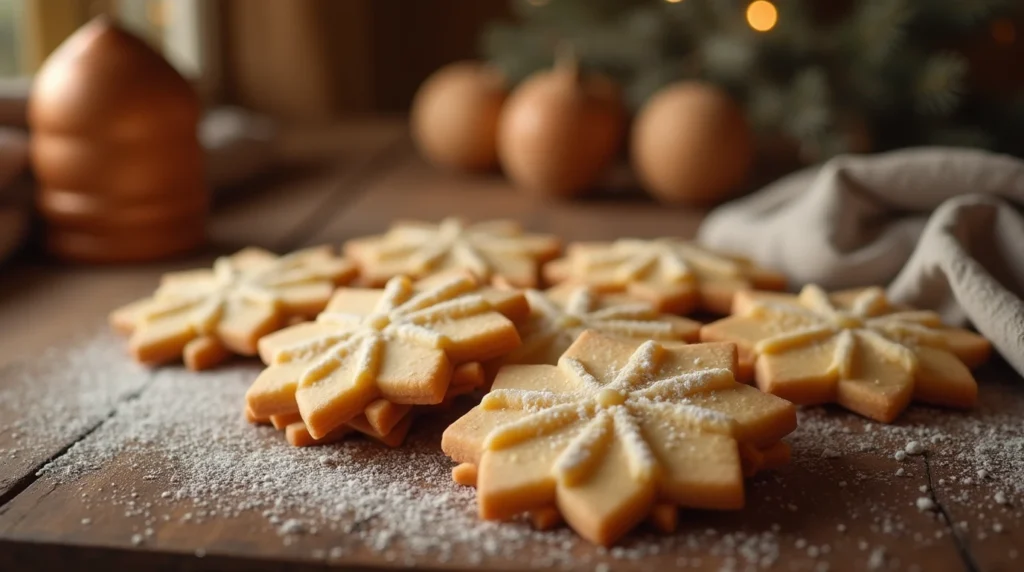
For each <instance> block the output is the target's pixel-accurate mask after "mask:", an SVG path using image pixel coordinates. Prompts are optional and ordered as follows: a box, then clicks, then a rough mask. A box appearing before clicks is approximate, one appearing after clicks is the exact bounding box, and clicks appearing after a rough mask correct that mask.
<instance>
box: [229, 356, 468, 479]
mask: <svg viewBox="0 0 1024 572" xmlns="http://www.w3.org/2000/svg"><path fill="white" fill-rule="evenodd" d="M483 382H484V377H483V368H482V367H481V366H480V364H479V363H477V362H471V363H464V364H462V365H459V366H457V367H456V368H455V370H454V371H453V372H452V381H451V383H450V384H449V385H448V392H447V394H446V395H445V398H444V400H442V402H441V404H439V405H428V406H423V405H398V404H395V403H391V402H390V401H387V400H386V399H376V400H374V401H372V402H370V404H369V405H367V406H366V408H365V409H364V410H363V414H362V415H357V416H355V417H353V418H352V419H351V420H349V421H348V422H347V423H345V425H344V426H342V427H339V428H337V429H334V430H332V431H330V432H329V433H328V434H327V435H326V436H324V437H321V438H319V439H317V438H314V437H313V436H312V435H311V434H310V433H309V429H308V428H307V427H306V424H305V422H304V421H303V420H302V415H300V414H299V412H298V411H294V412H292V413H279V414H275V415H270V416H269V421H270V424H271V425H273V426H274V429H277V430H279V431H284V433H285V438H286V440H287V441H288V443H290V444H291V445H293V446H295V447H312V446H316V445H328V444H331V443H335V442H337V441H340V440H341V439H343V438H345V437H347V436H349V435H351V434H352V433H354V432H358V433H362V434H363V435H365V436H367V437H369V438H371V439H374V440H376V441H379V442H381V443H383V444H385V445H387V446H389V447H397V446H399V445H401V444H402V442H403V441H404V440H405V437H406V435H408V433H409V429H410V428H411V426H412V422H413V420H414V419H415V416H416V415H418V414H420V413H428V412H430V411H431V410H432V409H434V408H437V407H440V406H441V405H444V404H445V403H447V402H450V401H451V400H452V399H454V398H455V397H457V396H459V395H463V394H465V393H468V392H470V391H473V390H474V389H476V388H478V387H480V386H481V385H483ZM246 419H247V420H248V421H249V422H250V423H259V420H258V419H257V418H256V417H255V416H253V415H252V413H251V411H250V409H249V407H248V406H246ZM467 467H468V468H472V470H474V471H475V470H476V467H472V466H467ZM474 474H475V473H474ZM474 478H475V477H474Z"/></svg>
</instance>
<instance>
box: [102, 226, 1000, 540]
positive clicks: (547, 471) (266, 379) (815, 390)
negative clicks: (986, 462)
mask: <svg viewBox="0 0 1024 572" xmlns="http://www.w3.org/2000/svg"><path fill="white" fill-rule="evenodd" d="M343 252H344V255H343V256H339V255H337V254H336V253H335V252H334V251H333V250H332V249H330V248H328V247H321V248H314V249H309V250H304V251H300V252H296V253H292V254H289V255H286V256H281V257H278V256H275V255H273V254H270V253H267V252H264V251H260V250H256V249H246V250H243V251H242V252H240V253H238V254H235V255H233V256H230V257H225V258H222V259H218V260H217V261H216V263H215V264H214V268H213V269H212V270H198V271H193V272H185V273H178V274H172V275H168V276H166V277H165V278H164V280H163V282H162V284H161V286H160V288H159V289H158V290H157V292H156V293H155V294H154V296H152V297H151V298H147V299H145V300H141V301H139V302H135V303H133V304H129V305H128V306H126V307H124V308H121V309H119V310H116V311H115V312H114V313H113V314H112V316H111V317H112V322H113V324H114V325H115V327H117V328H118V329H120V330H122V331H125V332H127V333H130V335H131V341H130V347H131V349H132V352H133V354H134V355H135V357H136V358H137V359H139V360H140V361H143V362H147V363H162V362H167V361H171V360H175V359H177V358H178V357H179V356H181V357H182V358H183V359H184V361H185V363H186V365H188V366H189V367H190V368H193V369H203V368H206V367H211V366H213V365H215V364H216V363H218V362H219V361H221V360H222V359H223V358H225V357H227V356H228V355H229V354H231V353H234V354H240V355H259V357H260V358H261V359H262V361H263V363H264V364H265V365H266V368H265V369H264V370H263V371H262V372H261V373H260V374H259V375H258V376H257V378H256V379H255V380H254V382H253V384H252V386H251V387H250V388H249V390H248V392H247V393H246V403H245V413H246V417H247V418H248V419H249V420H250V421H251V422H253V423H268V424H272V425H273V426H274V427H276V428H277V429H279V430H282V431H283V432H284V433H285V436H286V438H287V440H288V442H290V443H291V444H293V445H296V446H308V445H316V444H323V443H328V442H333V441H336V440H338V439H342V438H345V437H346V436H348V435H350V434H353V433H359V434H363V435H366V436H369V437H371V438H373V439H376V440H378V441H380V442H382V443H384V444H386V445H389V446H398V445H400V444H401V443H402V442H403V440H404V439H405V436H406V435H407V433H408V432H409V429H410V426H411V425H412V423H413V422H414V419H415V418H416V417H417V416H419V415H423V414H429V413H431V412H433V411H436V410H438V409H439V408H442V407H444V406H445V405H447V404H448V403H450V402H451V401H452V400H453V399H455V398H456V397H457V396H460V395H465V394H472V395H474V396H476V397H477V399H478V401H479V404H478V405H477V406H476V407H474V408H473V409H472V410H470V411H469V412H468V413H467V414H466V415H464V416H463V417H461V418H460V419H458V420H457V421H456V422H455V423H453V424H452V425H451V426H450V427H448V429H447V430H446V431H445V432H444V435H443V438H442V443H441V448H442V449H443V450H444V452H445V453H446V454H447V455H448V456H450V457H451V458H452V459H453V460H454V461H456V462H457V463H458V464H457V466H455V468H454V470H453V472H452V477H453V479H454V480H455V481H456V482H458V483H460V484H464V485H469V486H475V487H476V488H477V498H478V503H479V511H480V515H481V517H482V518H485V519H508V518H513V517H516V516H519V515H527V516H528V517H529V519H530V520H531V522H533V523H534V525H535V526H537V527H538V528H548V527H551V526H554V525H556V524H558V523H560V522H565V523H567V524H568V525H569V526H571V527H572V528H573V529H574V530H576V531H577V532H578V533H579V534H580V535H582V536H584V537H585V538H587V539H589V540H591V541H593V542H595V543H599V544H604V545H608V544H612V543H614V542H616V541H617V540H618V539H619V538H621V537H622V535H624V534H625V533H627V532H628V531H629V530H631V529H632V528H633V527H635V526H636V525H638V524H640V523H641V522H644V521H648V522H650V523H652V524H653V525H654V526H655V527H657V528H658V529H660V530H664V531H671V530H673V529H674V528H675V522H676V516H677V512H678V508H680V507H690V508H701V509H718V510H727V509H740V508H742V507H743V505H744V484H743V479H744V477H748V476H751V475H753V474H755V473H757V472H758V471H761V470H766V469H771V468H773V467H775V466H778V465H780V464H783V463H785V462H787V461H788V459H789V458H790V455H791V452H790V449H789V446H788V445H787V444H786V443H785V442H784V441H783V438H784V437H785V436H786V435H788V434H789V433H791V432H792V431H793V430H794V429H795V428H796V426H797V417H796V407H795V406H796V405H810V404H821V403H833V402H834V403H838V404H839V405H841V406H843V407H846V408H847V409H850V410H852V411H854V412H857V413H859V414H861V415H864V416H866V417H869V418H871V419H875V420H878V421H881V422H890V421H892V420H894V419H895V418H896V417H897V416H898V415H899V414H900V412H902V411H903V409H905V408H906V407H907V406H908V405H909V404H910V402H911V401H912V400H917V401H919V402H922V403H928V404H934V405H942V406H947V407H958V408H965V407H970V406H971V405H973V403H974V402H975V400H976V396H977V384H976V383H975V381H974V378H973V377H972V375H971V373H970V369H969V368H971V367H974V366H976V365H978V364H980V363H981V362H982V361H984V360H985V359H986V358H987V356H988V353H989V351H990V350H989V344H988V342H987V341H986V340H985V339H984V338H982V337H980V336H978V335H977V334H974V333H972V332H969V331H967V330H962V329H956V328H950V327H947V326H945V325H943V324H942V323H941V321H940V320H939V319H938V316H937V315H936V314H935V313H934V312H930V311H921V310H914V309H912V308H905V307H900V306H897V305H894V304H892V303H890V302H889V301H888V300H887V299H886V297H885V294H884V292H883V291H882V290H881V289H879V288H866V289H862V290H857V291H847V292H835V293H831V294H830V293H827V292H825V291H823V290H822V289H820V288H818V287H816V286H814V285H808V286H805V287H804V288H803V289H802V290H801V291H800V293H799V294H797V295H791V294H785V293H782V292H780V291H781V290H782V289H783V288H784V286H785V280H784V277H783V276H781V275H779V274H778V273H775V272H772V271H770V270H768V269H765V268H762V267H760V266H758V265H756V264H754V263H752V262H751V261H749V260H746V259H743V258H740V257H734V256H729V255H724V254H721V253H716V252H712V251H709V250H706V249H704V248H702V247H700V246H698V245H696V244H693V243H689V242H686V241H683V240H679V239H674V238H663V239H655V240H636V239H623V240H617V241H614V242H611V243H579V244H572V245H569V247H568V248H567V249H566V251H565V255H564V256H563V257H559V255H560V254H561V244H560V240H559V239H558V238H556V237H553V236H549V235H536V234H528V233H524V232H523V231H522V229H521V228H520V227H519V226H518V225H517V224H516V223H514V222H509V221H491V222H485V223H477V224H466V223H464V222H463V221H461V220H457V219H446V220H444V221H441V222H440V223H439V224H431V223H422V222H400V223H396V224H395V225H393V226H392V228H391V229H390V230H388V232H386V233H385V234H382V235H379V236H372V237H366V238H360V239H355V240H352V241H349V243H348V244H346V245H345V247H344V249H343ZM541 277H543V281H544V282H545V283H546V285H547V286H548V288H547V289H545V290H541V289H539V287H540V286H541ZM694 312H699V313H700V315H709V314H720V315H722V314H731V315H729V316H727V317H724V318H722V319H719V320H717V321H712V322H711V323H708V324H702V323H701V322H698V321H695V320H693V319H691V318H686V317H683V316H681V314H691V313H694ZM750 382H754V383H755V385H756V387H755V386H754V385H748V383H750ZM793 454H799V452H795V453H793Z"/></svg>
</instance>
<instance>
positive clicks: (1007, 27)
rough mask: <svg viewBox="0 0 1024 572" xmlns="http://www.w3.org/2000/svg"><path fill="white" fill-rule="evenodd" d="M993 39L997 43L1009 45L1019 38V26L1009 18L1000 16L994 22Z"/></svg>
mask: <svg viewBox="0 0 1024 572" xmlns="http://www.w3.org/2000/svg"><path fill="white" fill-rule="evenodd" d="M991 31H992V39H993V40H995V41H996V43H997V44H1002V45H1004V46H1009V45H1010V44H1012V43H1013V42H1015V41H1016V40H1017V28H1016V26H1014V25H1013V22H1011V21H1010V20H1009V19H1007V18H1000V19H999V20H996V21H995V22H992V28H991Z"/></svg>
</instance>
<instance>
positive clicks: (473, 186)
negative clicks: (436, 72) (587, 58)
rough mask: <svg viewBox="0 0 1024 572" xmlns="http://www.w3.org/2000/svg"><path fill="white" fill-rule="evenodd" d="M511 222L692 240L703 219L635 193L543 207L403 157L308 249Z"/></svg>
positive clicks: (487, 179)
mask: <svg viewBox="0 0 1024 572" xmlns="http://www.w3.org/2000/svg"><path fill="white" fill-rule="evenodd" d="M446 216H460V217H464V218H466V219H469V220H486V219H491V218H514V219H517V220H519V221H521V222H522V223H523V224H524V226H526V227H527V228H528V229H530V230H532V231H535V232H553V233H556V234H559V235H562V236H564V237H566V238H571V239H572V240H600V239H605V240H607V239H613V238H616V237H622V236H635V237H641V238H653V237H657V236H663V235H675V236H684V237H688V236H692V235H693V234H694V233H695V232H696V230H697V225H698V224H699V223H700V220H701V218H702V216H703V212H701V211H694V210H684V209H673V208H670V207H665V206H662V205H657V204H655V203H654V202H653V201H651V200H650V199H648V198H646V197H642V196H638V195H636V194H635V193H634V194H626V193H621V196H616V195H615V194H613V193H611V192H607V193H604V194H601V195H599V196H595V197H592V198H587V199H583V200H578V201H557V200H544V199H542V198H539V197H535V196H533V195H529V194H526V193H523V192H521V191H520V190H517V189H515V188H514V187H513V186H512V185H511V184H510V183H509V182H508V181H507V180H506V179H504V178H503V177H501V176H500V175H499V174H497V173H495V174H491V175H481V176H468V175H464V174H460V173H452V172H447V171H439V170H437V169H436V168H434V167H432V166H430V165H428V164H427V163H426V162H425V161H424V160H423V159H421V158H420V157H418V156H416V155H414V154H411V153H410V154H408V155H407V156H406V157H405V158H404V159H403V160H402V161H399V162H396V164H395V166H394V168H393V169H391V170H389V172H388V173H387V174H385V175H382V176H381V177H379V178H377V179H376V180H375V181H374V182H373V183H372V184H370V185H369V186H368V188H367V189H366V192H365V193H364V194H363V195H362V196H361V197H359V198H358V199H357V200H356V201H354V202H353V203H352V205H350V207H349V208H348V209H347V210H346V211H344V212H341V213H339V214H338V215H337V216H335V217H334V218H333V219H332V220H331V222H330V223H329V224H327V225H326V226H324V227H323V229H322V230H321V231H320V232H318V233H317V234H316V235H314V236H313V237H312V238H311V239H310V240H311V242H314V243H315V242H320V241H324V242H342V241H345V240H348V239H350V238H354V237H357V236H362V235H367V234H377V233H381V232H384V231H385V230H387V228H388V226H389V224H390V222H391V221H392V220H394V219H397V218H406V219H408V218H412V219H420V220H439V219H441V218H443V217H446Z"/></svg>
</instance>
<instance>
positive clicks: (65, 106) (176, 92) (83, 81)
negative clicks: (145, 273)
mask: <svg viewBox="0 0 1024 572" xmlns="http://www.w3.org/2000/svg"><path fill="white" fill-rule="evenodd" d="M199 117H200V104H199V99H198V97H197V96H196V94H195V92H194V91H193V90H192V87H191V86H190V84H189V83H188V81H186V80H185V79H184V78H183V77H181V76H180V75H179V74H178V72H176V71H175V70H174V68H173V67H171V65H170V64H169V63H167V61H166V60H164V59H163V57H162V56H161V55H160V54H158V53H156V52H155V51H154V50H153V49H152V48H150V47H149V46H148V45H147V44H146V43H145V42H143V41H142V40H140V39H139V38H137V37H135V36H133V35H132V34H130V33H128V32H127V31H125V30H123V29H121V28H120V27H118V26H117V25H116V24H114V23H113V22H112V21H111V20H109V19H107V18H103V17H101V18H97V19H95V20H93V21H92V22H90V23H88V24H86V25H85V26H83V27H82V28H81V29H79V30H78V31H77V32H75V33H74V34H72V35H71V37H69V38H68V39H67V40H66V41H65V42H64V43H63V44H62V45H61V46H60V47H59V48H57V50H56V51H55V52H54V53H53V54H52V55H51V56H50V57H49V59H47V61H46V63H45V64H44V65H43V67H42V68H41V69H40V71H39V73H38V74H37V75H36V78H35V81H34V84H33V88H32V94H31V97H30V99H29V106H28V119H29V124H30V126H31V128H32V142H31V157H32V166H33V168H34V169H35V172H36V177H37V179H38V181H39V190H38V194H37V196H36V204H37V206H38V207H39V210H40V212H41V214H42V215H43V218H44V219H45V221H46V223H47V230H46V232H47V241H46V243H47V245H48V247H49V249H50V251H51V252H53V253H54V254H56V255H58V256H60V257H62V258H65V259H69V260H76V261H83V262H119V261H122V262H128V261H141V260H155V259H159V258H163V257H166V256H172V255H175V254H179V253H181V252H184V251H187V250H190V249H192V248H195V247H197V246H199V245H200V244H202V243H203V241H204V240H205V236H204V235H205V232H204V231H203V229H204V227H205V223H206V218H207V211H208V203H209V192H208V189H207V185H206V173H205V169H204V166H203V150H202V148H201V147H200V145H199V141H198V139H197V137H196V126H197V123H198V121H199Z"/></svg>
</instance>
